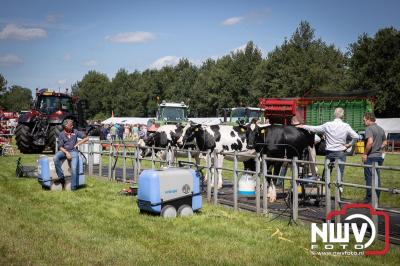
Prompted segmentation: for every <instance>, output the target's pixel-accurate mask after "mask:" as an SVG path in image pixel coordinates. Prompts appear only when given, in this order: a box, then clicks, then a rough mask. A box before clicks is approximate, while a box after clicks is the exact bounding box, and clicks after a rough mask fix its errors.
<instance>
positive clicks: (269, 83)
mask: <svg viewBox="0 0 400 266" xmlns="http://www.w3.org/2000/svg"><path fill="white" fill-rule="evenodd" d="M314 33H315V30H314V29H312V28H311V26H310V24H309V23H308V22H306V21H302V22H301V23H300V25H299V27H298V28H297V29H296V31H295V33H294V34H293V35H292V37H291V38H290V40H289V41H287V40H285V41H284V43H283V44H282V46H280V47H276V48H275V50H274V51H273V52H271V53H269V54H268V57H267V59H266V60H265V61H264V62H262V63H261V64H260V65H259V66H258V67H257V69H256V73H255V79H254V81H253V83H252V90H253V94H254V95H255V96H263V97H296V96H304V95H308V96H317V95H319V93H320V92H321V91H327V92H332V93H336V94H337V92H338V91H344V90H345V85H344V84H345V83H344V81H346V80H348V78H347V75H348V74H347V72H346V64H347V58H346V57H345V55H343V54H342V53H341V52H340V51H339V50H338V49H337V48H335V46H334V45H327V44H325V43H324V42H323V41H322V40H321V39H315V34H314Z"/></svg>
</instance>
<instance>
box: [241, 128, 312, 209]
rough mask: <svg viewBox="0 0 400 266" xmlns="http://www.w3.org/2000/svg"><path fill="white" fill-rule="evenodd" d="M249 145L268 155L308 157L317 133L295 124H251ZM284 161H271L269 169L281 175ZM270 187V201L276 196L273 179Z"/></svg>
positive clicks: (276, 156)
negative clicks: (299, 127)
mask: <svg viewBox="0 0 400 266" xmlns="http://www.w3.org/2000/svg"><path fill="white" fill-rule="evenodd" d="M247 136H248V137H247V138H248V147H249V148H255V149H256V151H257V152H259V153H261V154H266V155H267V157H274V158H287V159H292V158H293V157H295V156H296V157H298V158H299V159H307V158H306V157H305V156H306V155H307V154H308V147H310V148H312V147H313V146H314V138H315V134H314V133H310V132H309V131H307V130H304V129H298V128H296V127H294V126H281V125H269V126H257V125H254V124H253V125H251V127H250V128H249V131H248V133H247ZM282 164H283V163H282V162H270V163H269V164H268V166H269V167H268V168H269V170H272V168H273V169H274V171H273V174H274V175H279V173H280V170H281V167H282ZM269 182H270V184H271V185H270V187H269V188H271V190H272V191H270V192H269V194H270V193H271V197H270V201H274V200H275V198H276V191H275V185H274V183H273V182H271V180H269Z"/></svg>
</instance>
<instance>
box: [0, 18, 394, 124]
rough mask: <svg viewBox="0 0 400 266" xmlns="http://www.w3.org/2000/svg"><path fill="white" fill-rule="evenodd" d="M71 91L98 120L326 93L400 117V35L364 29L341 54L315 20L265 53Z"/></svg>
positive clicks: (86, 80)
mask: <svg viewBox="0 0 400 266" xmlns="http://www.w3.org/2000/svg"><path fill="white" fill-rule="evenodd" d="M0 85H1V86H0V94H1V96H0V105H1V106H3V107H6V109H9V108H10V106H16V105H14V104H11V103H10V101H11V100H12V98H13V97H15V93H17V92H18V93H20V91H18V90H13V89H12V88H13V87H12V88H11V89H8V88H7V87H6V85H7V81H6V79H5V78H4V77H3V76H2V75H1V74H0ZM72 91H73V93H74V94H75V95H78V96H79V97H81V98H84V99H87V100H88V103H89V110H88V114H89V117H91V118H97V119H101V118H106V117H109V116H110V114H111V112H112V111H114V113H115V115H116V116H142V117H146V116H149V115H151V116H154V115H155V111H156V107H157V101H158V100H167V101H178V102H180V101H184V102H185V103H187V104H189V106H190V110H191V114H190V115H191V116H215V115H216V112H217V110H218V108H224V107H235V106H256V105H257V104H258V99H259V98H260V97H302V96H324V95H331V96H332V95H333V96H338V95H362V96H368V95H369V96H375V97H376V113H377V114H378V116H379V117H397V116H398V114H399V112H400V98H399V97H397V96H398V95H399V93H400V33H399V31H398V30H396V29H394V28H384V29H381V30H379V31H378V32H377V33H376V34H375V36H373V37H369V36H368V35H367V34H362V35H360V36H359V37H358V39H357V41H356V42H354V43H352V44H350V45H349V47H348V49H347V52H342V51H341V50H339V49H338V48H337V47H335V46H334V45H333V44H327V43H325V42H324V41H323V40H321V39H319V38H316V36H315V30H314V29H313V28H312V27H311V25H310V24H309V23H308V22H307V21H302V22H300V24H299V26H298V27H297V29H296V30H295V31H294V33H293V34H292V36H291V37H290V38H289V39H285V40H284V41H283V43H282V44H281V45H280V46H277V47H276V48H275V49H274V50H273V51H271V52H270V53H268V55H267V56H266V57H265V58H263V56H262V53H261V51H260V49H259V48H258V47H257V46H256V45H255V44H254V43H253V42H252V41H250V42H248V43H247V46H246V48H245V49H243V50H240V51H237V52H232V53H230V54H228V55H225V56H223V57H221V58H218V59H215V60H214V59H207V60H206V61H205V62H203V63H202V64H201V65H194V64H192V63H191V62H190V61H189V60H187V59H181V60H180V62H179V63H178V64H177V65H176V66H165V67H163V68H162V69H147V70H145V71H143V72H139V71H135V72H132V73H129V72H128V71H127V70H125V69H120V70H118V72H117V74H116V75H115V77H114V78H113V79H111V80H110V78H109V77H107V75H106V74H103V73H99V72H97V71H94V70H92V71H89V72H88V73H87V74H86V75H85V76H84V77H83V78H82V80H80V81H77V82H76V83H75V84H74V85H73V87H72ZM23 99H24V101H25V100H28V99H25V98H23ZM24 101H23V102H24ZM19 107H20V106H18V108H19ZM12 108H13V107H12ZM21 108H22V107H21Z"/></svg>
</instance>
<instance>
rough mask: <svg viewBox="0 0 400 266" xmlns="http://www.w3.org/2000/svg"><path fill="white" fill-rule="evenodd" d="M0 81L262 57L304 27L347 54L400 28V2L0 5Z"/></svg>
mask: <svg viewBox="0 0 400 266" xmlns="http://www.w3.org/2000/svg"><path fill="white" fill-rule="evenodd" d="M0 6H1V8H0V73H1V74H2V75H3V76H4V77H5V78H6V79H7V80H8V85H21V86H25V87H28V88H30V89H34V88H36V87H40V88H46V87H47V88H53V89H59V88H61V89H62V90H63V89H64V88H67V87H70V86H71V85H72V84H74V83H75V82H76V81H79V80H81V79H82V77H83V76H84V75H85V74H86V73H87V72H88V71H89V70H96V71H100V72H102V73H106V74H107V75H108V77H109V78H113V77H114V76H115V73H116V72H117V71H118V69H120V68H125V69H126V70H128V71H129V72H132V71H135V70H139V71H143V70H145V69H148V68H160V67H162V66H164V65H166V64H170V65H174V64H176V63H177V62H178V60H179V58H188V59H189V60H190V61H192V62H193V63H195V64H197V65H200V64H201V63H202V62H203V61H204V60H205V59H207V58H218V57H220V56H223V55H226V54H229V53H230V52H231V51H234V50H235V49H240V48H242V47H243V46H245V45H246V43H247V42H248V41H253V42H254V43H255V44H256V45H257V46H258V48H260V49H261V51H262V52H263V56H264V57H265V56H266V55H267V53H268V52H270V51H272V50H273V49H274V48H275V47H276V46H278V45H281V44H282V42H283V41H284V38H285V37H287V38H290V36H291V35H292V33H293V32H294V31H295V29H296V27H297V26H298V25H299V23H300V21H302V20H307V21H309V22H310V24H311V26H312V27H313V28H314V29H315V30H316V36H317V37H319V38H321V39H322V40H323V41H325V42H326V43H328V44H334V45H335V46H336V47H338V48H340V49H341V50H342V51H346V50H347V47H348V45H349V44H350V43H352V42H355V41H356V40H357V37H358V36H359V35H360V34H362V33H364V32H365V33H368V34H369V35H370V36H373V35H374V34H375V33H376V32H377V30H378V29H380V28H383V27H390V26H393V27H395V28H396V29H400V15H399V14H400V1H384V0H382V1H378V0H377V1H361V0H360V1H351V0H347V1H337V0H335V1H311V0H309V1H306V0H303V1H261V0H237V1H221V0H213V1H209V0H198V1H190V0H186V1H173V0H165V1H161V0H160V1H152V0H144V1H135V0H131V1H119V0H113V1H88V0H81V1H74V0H68V1H64V0H47V1H45V0H36V1H18V0H12V1H8V0H7V1H4V0H0Z"/></svg>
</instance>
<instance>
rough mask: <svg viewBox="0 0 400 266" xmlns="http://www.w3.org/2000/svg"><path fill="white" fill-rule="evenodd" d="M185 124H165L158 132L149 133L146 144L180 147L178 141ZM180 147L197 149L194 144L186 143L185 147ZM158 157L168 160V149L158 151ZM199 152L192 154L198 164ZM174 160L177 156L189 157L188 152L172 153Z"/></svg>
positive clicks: (159, 146)
mask: <svg viewBox="0 0 400 266" xmlns="http://www.w3.org/2000/svg"><path fill="white" fill-rule="evenodd" d="M183 128H184V127H183V126H182V125H181V124H176V125H163V126H161V127H159V128H158V129H157V131H156V132H154V133H152V134H150V135H149V137H148V138H147V140H146V142H145V143H146V146H153V145H154V146H155V147H158V148H167V147H178V145H177V141H178V139H179V138H180V137H181V136H182V133H183ZM180 148H184V149H188V148H192V149H193V150H194V149H195V146H194V145H185V146H184V147H183V146H181V147H180ZM157 154H158V157H159V158H160V159H161V160H166V158H167V152H166V150H163V151H161V152H158V153H157ZM199 154H200V153H199V152H192V156H193V158H194V159H195V161H196V164H200V157H199ZM172 156H173V157H172V160H174V158H175V157H187V152H185V153H183V152H176V151H175V152H174V153H172Z"/></svg>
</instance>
